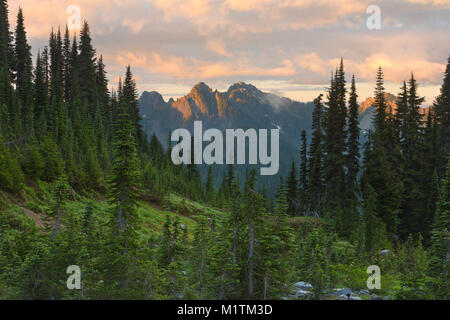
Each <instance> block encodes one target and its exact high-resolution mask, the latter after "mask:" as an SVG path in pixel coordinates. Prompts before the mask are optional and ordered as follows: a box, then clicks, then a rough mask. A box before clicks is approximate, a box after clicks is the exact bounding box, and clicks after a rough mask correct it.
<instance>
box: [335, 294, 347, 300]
mask: <svg viewBox="0 0 450 320" xmlns="http://www.w3.org/2000/svg"><path fill="white" fill-rule="evenodd" d="M349 299H350V297H347V296H346V295H345V294H341V295H340V296H339V297H338V300H349Z"/></svg>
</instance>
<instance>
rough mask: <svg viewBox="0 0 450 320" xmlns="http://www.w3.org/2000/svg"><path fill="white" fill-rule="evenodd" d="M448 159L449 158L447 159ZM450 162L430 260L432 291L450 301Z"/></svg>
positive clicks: (440, 196) (441, 197)
mask: <svg viewBox="0 0 450 320" xmlns="http://www.w3.org/2000/svg"><path fill="white" fill-rule="evenodd" d="M447 158H448V157H447ZM449 177H450V161H448V163H447V172H446V176H445V178H444V179H443V182H442V188H441V194H440V195H439V201H438V205H437V210H436V215H435V217H434V224H433V230H432V232H431V234H432V235H431V248H430V259H429V264H428V274H429V275H430V276H432V277H433V278H434V281H433V282H432V285H431V286H432V289H433V291H434V292H436V296H437V298H439V299H448V296H449V294H448V292H449V291H448V289H449V288H448V283H449V270H450V261H449V250H450V242H449V237H448V235H449V230H450V178H449Z"/></svg>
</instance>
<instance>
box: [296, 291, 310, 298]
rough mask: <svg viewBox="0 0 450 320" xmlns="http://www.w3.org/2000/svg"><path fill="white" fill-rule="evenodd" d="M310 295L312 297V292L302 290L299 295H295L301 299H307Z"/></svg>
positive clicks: (298, 292)
mask: <svg viewBox="0 0 450 320" xmlns="http://www.w3.org/2000/svg"><path fill="white" fill-rule="evenodd" d="M310 295H312V293H311V292H309V291H306V290H302V289H300V290H298V291H297V293H296V294H295V296H296V297H297V298H301V299H305V298H307V297H308V296H310Z"/></svg>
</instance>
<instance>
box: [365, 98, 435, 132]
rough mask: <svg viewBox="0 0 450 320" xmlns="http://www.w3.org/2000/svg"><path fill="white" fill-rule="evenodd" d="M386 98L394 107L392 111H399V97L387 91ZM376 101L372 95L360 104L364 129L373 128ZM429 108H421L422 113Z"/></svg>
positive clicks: (388, 105)
mask: <svg viewBox="0 0 450 320" xmlns="http://www.w3.org/2000/svg"><path fill="white" fill-rule="evenodd" d="M384 98H385V100H386V104H387V107H388V110H386V111H388V112H389V107H390V108H391V109H392V113H393V114H395V113H396V112H397V103H396V101H397V97H396V96H394V95H393V94H390V93H385V94H384ZM374 103H375V99H374V98H372V97H369V98H367V99H366V100H364V102H362V103H361V104H360V105H359V115H360V116H359V123H360V124H359V125H360V128H361V129H362V130H363V131H364V130H369V129H372V128H373V122H372V119H373V117H374V115H375V108H374V107H373V104H374ZM428 110H429V107H427V108H420V109H419V111H420V113H421V114H426V113H427V112H428Z"/></svg>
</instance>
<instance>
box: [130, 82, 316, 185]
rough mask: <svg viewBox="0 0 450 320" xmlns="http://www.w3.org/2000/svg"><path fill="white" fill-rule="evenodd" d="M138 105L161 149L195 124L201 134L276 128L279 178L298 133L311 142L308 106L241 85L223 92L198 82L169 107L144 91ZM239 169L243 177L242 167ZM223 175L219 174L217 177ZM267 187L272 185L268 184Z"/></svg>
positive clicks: (293, 153) (295, 150) (296, 146)
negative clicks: (174, 135)
mask: <svg viewBox="0 0 450 320" xmlns="http://www.w3.org/2000/svg"><path fill="white" fill-rule="evenodd" d="M139 105H140V109H141V115H142V117H143V126H144V129H145V130H146V132H147V134H148V135H149V136H150V135H152V134H153V133H155V134H156V136H157V137H158V139H159V140H160V141H161V143H163V145H165V146H167V142H168V138H169V134H170V132H172V131H173V130H174V129H177V128H186V129H188V130H192V128H193V123H194V121H195V120H201V121H202V123H203V128H204V130H206V129H207V128H217V129H219V130H224V129H227V128H242V129H244V130H246V129H248V128H254V129H277V128H279V129H280V173H282V174H283V175H286V174H287V172H286V171H287V170H288V169H289V167H290V161H291V159H293V158H295V157H296V155H297V154H298V149H299V143H300V133H301V131H302V130H306V131H307V133H308V136H309V137H310V130H311V121H312V110H313V108H314V105H313V104H312V103H300V102H295V101H292V100H290V99H288V98H282V97H278V96H276V95H274V94H270V93H265V92H262V91H260V90H259V89H257V88H256V87H255V86H253V85H251V84H246V83H243V82H238V83H236V84H233V85H232V86H230V88H229V89H228V90H227V91H225V92H219V91H217V90H212V89H211V88H210V87H208V86H207V85H206V84H205V83H202V82H200V83H198V84H197V85H195V86H194V87H193V88H192V90H191V91H190V92H189V93H188V94H187V95H186V96H183V97H181V98H178V99H176V100H173V99H170V100H169V101H167V102H165V101H164V100H163V99H162V97H161V95H160V94H158V93H156V92H144V93H143V94H142V96H141V98H140V99H139ZM296 160H298V159H296ZM241 169H242V170H241V171H242V172H243V173H244V174H245V169H246V168H244V167H243V168H241ZM200 170H201V171H202V168H200ZM237 170H238V171H239V170H240V169H239V168H238V169H237ZM221 174H222V173H221V172H218V176H219V177H220V176H221ZM273 180H274V190H276V186H277V184H278V181H279V180H278V177H276V176H274V177H273ZM266 187H267V188H269V187H270V184H267V183H266Z"/></svg>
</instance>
